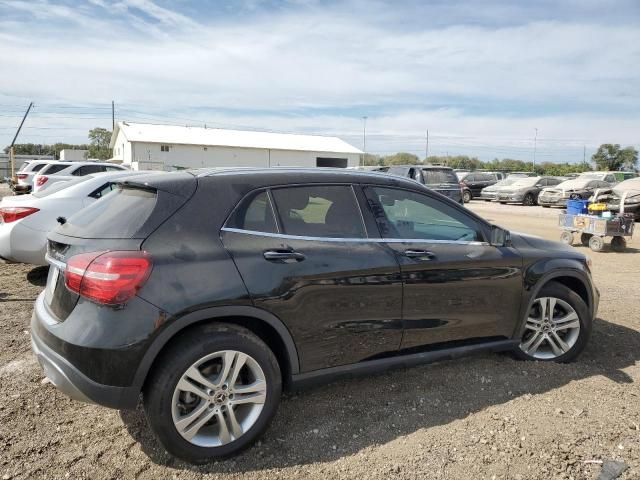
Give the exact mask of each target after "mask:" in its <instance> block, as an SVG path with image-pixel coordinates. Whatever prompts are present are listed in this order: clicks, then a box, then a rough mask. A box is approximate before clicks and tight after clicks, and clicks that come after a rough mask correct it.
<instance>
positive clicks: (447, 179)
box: [422, 168, 458, 185]
mask: <svg viewBox="0 0 640 480" xmlns="http://www.w3.org/2000/svg"><path fill="white" fill-rule="evenodd" d="M422 176H423V177H424V183H425V185H438V184H440V183H456V184H457V183H458V177H456V174H455V173H454V172H453V170H448V169H444V168H443V169H442V170H440V169H436V168H427V169H424V170H422Z"/></svg>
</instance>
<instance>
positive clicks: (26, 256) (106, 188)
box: [0, 170, 146, 265]
mask: <svg viewBox="0 0 640 480" xmlns="http://www.w3.org/2000/svg"><path fill="white" fill-rule="evenodd" d="M140 173H146V172H132V171H129V170H126V171H122V170H119V171H117V172H109V173H99V174H95V175H86V176H84V177H75V178H74V179H73V180H68V181H65V182H58V183H55V184H54V185H53V186H52V187H50V188H48V189H46V190H41V191H39V192H35V193H33V194H32V195H21V196H19V197H4V198H3V199H2V201H0V258H2V259H3V260H5V261H10V262H23V263H32V264H34V265H47V262H46V261H45V253H46V251H47V234H48V233H49V231H51V230H52V229H53V228H55V227H56V226H57V225H58V221H57V219H58V218H61V219H65V218H68V217H69V216H71V215H73V214H74V213H76V212H78V211H79V210H81V209H82V208H84V207H86V206H88V205H91V204H92V203H93V202H95V201H96V200H97V199H99V198H101V197H102V196H103V195H105V194H106V193H108V192H110V191H111V190H112V188H113V185H114V182H115V181H116V180H119V179H122V178H124V177H128V176H133V175H139V174H140Z"/></svg>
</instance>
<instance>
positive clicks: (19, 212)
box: [0, 207, 40, 223]
mask: <svg viewBox="0 0 640 480" xmlns="http://www.w3.org/2000/svg"><path fill="white" fill-rule="evenodd" d="M39 210H40V209H39V208H32V207H2V208H0V217H2V221H3V222H4V223H11V222H15V221H16V220H20V219H21V218H24V217H28V216H29V215H31V214H32V213H36V212H38V211H39Z"/></svg>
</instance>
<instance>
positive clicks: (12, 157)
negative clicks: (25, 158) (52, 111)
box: [9, 102, 33, 182]
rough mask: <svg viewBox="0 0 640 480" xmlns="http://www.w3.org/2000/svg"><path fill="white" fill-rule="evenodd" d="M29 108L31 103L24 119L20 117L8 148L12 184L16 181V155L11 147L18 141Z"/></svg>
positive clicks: (31, 105) (28, 109)
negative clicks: (18, 124)
mask: <svg viewBox="0 0 640 480" xmlns="http://www.w3.org/2000/svg"><path fill="white" fill-rule="evenodd" d="M31 107H33V102H30V103H29V107H28V108H27V111H26V112H24V117H22V121H21V122H20V126H19V127H18V131H17V132H16V134H15V135H14V137H13V140H12V141H11V145H10V146H9V161H10V162H11V180H12V181H13V182H15V181H16V155H15V150H14V148H13V146H14V145H15V143H16V140H17V139H18V135H19V134H20V130H22V125H24V121H25V120H26V119H27V115H29V111H30V110H31Z"/></svg>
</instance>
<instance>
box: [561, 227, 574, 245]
mask: <svg viewBox="0 0 640 480" xmlns="http://www.w3.org/2000/svg"><path fill="white" fill-rule="evenodd" d="M560 241H561V242H562V243H564V244H565V245H573V232H570V231H569V230H565V231H563V232H562V233H561V234H560Z"/></svg>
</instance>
